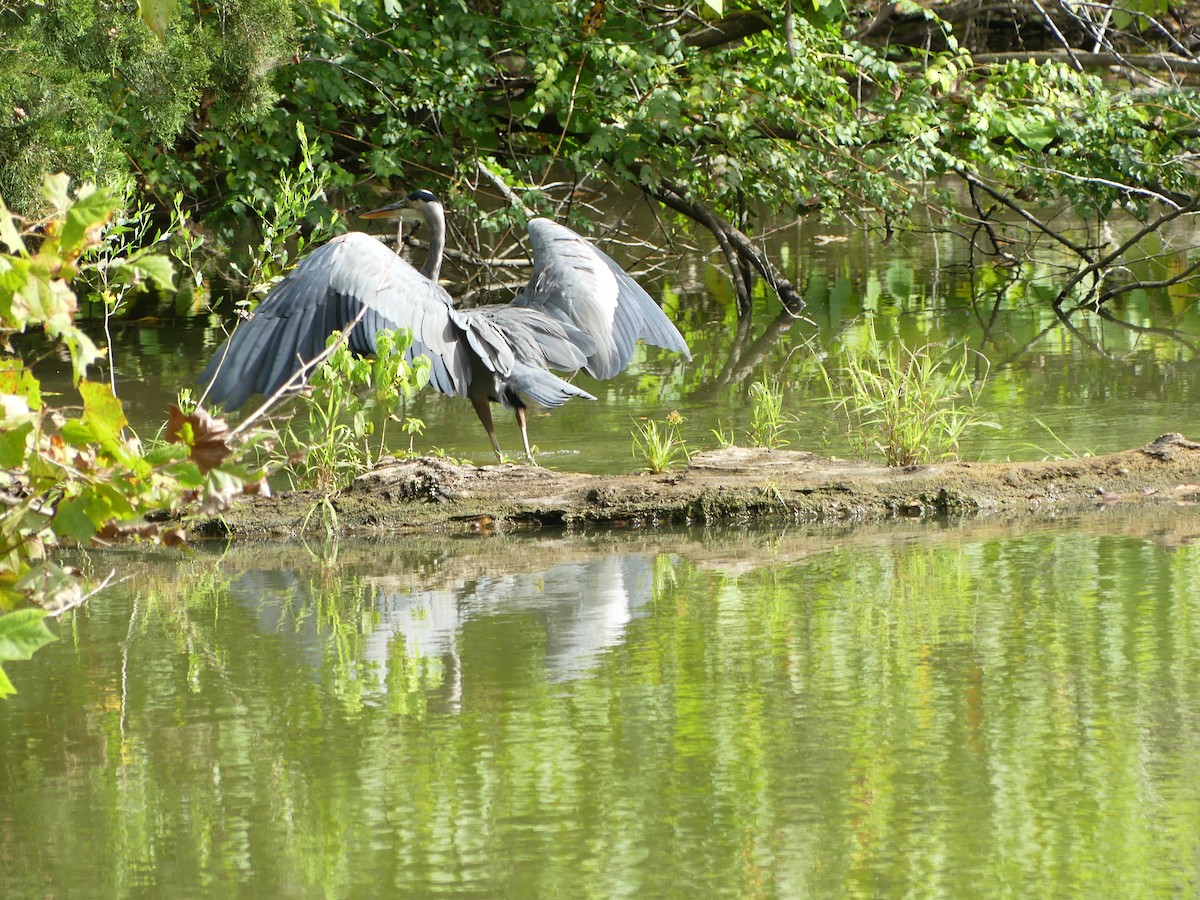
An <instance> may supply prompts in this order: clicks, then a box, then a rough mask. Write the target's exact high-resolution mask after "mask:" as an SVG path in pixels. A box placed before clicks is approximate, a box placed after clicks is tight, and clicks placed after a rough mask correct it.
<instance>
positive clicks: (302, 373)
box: [225, 303, 369, 446]
mask: <svg viewBox="0 0 1200 900" xmlns="http://www.w3.org/2000/svg"><path fill="white" fill-rule="evenodd" d="M368 309H369V307H368V306H367V304H365V303H364V304H363V306H362V309H360V310H359V311H358V315H356V316H355V317H354V319H353V320H351V322H350V324H349V325H348V326H347V327H346V328H344V329H342V333H341V334H340V335H338V339H337V340H336V341H334V342H333V343H332V344H330V345H329V346H328V347H326V348H325V349H324V350H322V351H321V352H320V353H319V354H317V355H316V356H314V357H313V358H312V359H310V360H309V361H308V362H304V360H302V359H300V357H299V356H297V357H296V358H297V360H299V362H300V368H299V369H297V370H296V372H295V374H293V375H292V377H291V378H289V379H288V380H287V381H286V382H285V383H284V384H282V385H280V387H279V389H278V390H276V391H275V393H273V394H272V395H271V396H270V397H268V398H267V399H266V400H264V401H263V402H262V405H260V406H259V407H258V409H256V410H254V412H252V413H251V414H250V415H249V416H247V417H246V418H245V419H243V420H242V421H241V423H240V424H239V425H238V427H237V428H235V429H233V431H231V432H229V437H227V438H226V439H225V443H226V444H230V445H231V446H232V442H233V441H236V440H237V439H238V438H239V437H240V436H241V435H242V434H243V433H244V432H245V431H246V429H248V428H249V427H250V426H251V425H253V424H254V423H255V422H257V421H258V420H259V419H261V418H263V417H264V416H265V415H266V414H267V413H268V412H270V410H271V408H272V407H273V406H274V405H275V404H276V403H277V402H279V399H280V398H281V397H283V396H285V395H288V394H294V393H295V392H296V391H298V390H300V389H301V388H302V387H304V385H305V384H307V383H308V374H309V373H310V372H312V371H313V369H315V368H317V367H318V366H319V365H321V363H323V362H325V360H327V359H328V358H329V357H330V355H331V354H332V353H333V351H334V350H336V349H337V348H338V347H340V346H342V344H344V343H345V342H346V341H348V340H349V339H350V334H351V333H352V332H353V331H354V329H355V328H357V327H358V323H359V322H361V321H362V317H363V316H365V315H366V314H367V310H368Z"/></svg>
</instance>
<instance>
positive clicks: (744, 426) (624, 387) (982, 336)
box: [38, 220, 1200, 472]
mask: <svg viewBox="0 0 1200 900" xmlns="http://www.w3.org/2000/svg"><path fill="white" fill-rule="evenodd" d="M352 224H362V223H352ZM1130 227H1132V226H1129V225H1125V226H1119V225H1118V231H1119V232H1120V233H1122V234H1123V232H1121V231H1120V229H1121V228H1125V229H1128V228H1130ZM651 229H652V220H651V221H650V222H647V223H646V225H645V230H646V232H647V233H651ZM1187 237H1188V240H1186V241H1180V243H1181V244H1182V245H1184V246H1196V245H1197V244H1200V239H1196V238H1195V237H1194V236H1192V235H1188V236H1187ZM770 240H771V245H770V246H771V254H772V258H774V259H775V260H777V261H778V262H779V264H780V265H781V266H783V267H784V268H785V270H786V271H787V272H788V273H789V274H790V276H791V277H792V278H793V279H794V280H795V281H796V283H797V284H799V285H800V286H801V287H802V288H803V293H804V295H805V297H806V299H807V301H808V308H807V309H806V310H805V311H804V315H805V317H806V318H805V319H796V318H794V317H792V316H789V315H787V314H786V313H783V312H781V311H780V307H779V304H778V302H777V301H776V300H775V299H774V297H773V295H772V296H768V294H767V293H766V292H765V290H763V289H762V284H761V283H760V284H759V285H758V287H759V291H758V293H757V295H756V304H755V308H754V310H753V315H752V317H751V318H749V319H741V320H739V318H738V316H737V314H736V310H735V303H734V302H733V298H732V297H731V296H730V287H729V282H728V278H727V276H726V275H725V274H724V273H723V272H721V271H720V270H719V269H717V268H715V267H714V266H713V265H712V264H711V262H712V261H713V260H715V259H716V258H717V257H716V256H714V255H712V254H709V255H708V256H706V255H704V254H702V253H701V252H699V251H696V252H688V251H686V250H685V249H683V247H684V245H683V244H680V245H678V247H679V249H678V252H676V253H674V254H673V255H672V256H671V257H670V258H669V260H668V262H669V263H670V265H669V266H665V267H660V268H658V269H656V270H655V271H653V272H650V273H648V274H647V275H645V276H643V277H642V280H643V282H644V283H645V284H646V286H647V287H648V288H649V290H650V291H651V293H652V294H653V295H654V296H655V297H656V298H659V299H660V300H661V301H662V302H663V306H664V309H666V311H667V312H668V314H669V315H670V316H671V318H672V319H673V320H675V321H676V323H677V324H678V325H679V327H680V330H681V331H682V332H683V334H684V336H685V337H686V338H687V340H688V342H689V344H690V346H691V348H692V352H693V359H692V361H691V362H688V361H686V360H684V359H683V358H682V357H679V356H676V355H673V354H668V353H664V352H662V351H659V350H657V349H654V348H646V347H642V348H640V349H639V351H638V353H637V355H636V356H635V357H634V362H633V364H632V365H631V367H630V368H629V370H628V371H626V372H625V373H624V374H623V375H621V376H619V377H618V378H616V379H613V380H611V381H605V382H598V381H595V380H593V379H590V378H588V377H586V376H579V377H578V383H579V384H580V386H582V387H584V388H585V389H586V390H588V391H589V392H591V393H593V394H595V395H596V397H597V398H598V401H597V402H595V403H592V402H585V401H580V400H576V401H572V402H570V403H568V404H566V405H565V406H563V407H562V408H560V409H557V410H554V411H553V412H551V413H549V414H547V415H539V414H535V415H533V416H532V418H531V423H530V435H531V440H532V441H533V442H534V443H535V444H536V445H537V446H538V448H539V449H540V451H541V453H540V455H539V462H541V463H542V464H543V465H547V466H549V467H551V468H562V469H572V470H576V471H591V472H628V471H632V470H635V469H637V468H639V467H640V466H642V465H643V464H644V463H643V460H642V458H641V457H640V456H639V457H636V458H635V456H634V455H633V453H632V444H633V441H632V434H633V432H634V431H635V429H636V426H637V422H638V421H639V420H644V419H646V418H650V419H657V420H660V421H661V420H662V419H664V418H665V417H666V416H667V414H668V413H670V412H671V411H673V410H678V411H679V412H680V413H681V414H682V415H683V417H684V423H683V426H682V429H681V430H682V434H683V436H684V439H685V440H686V442H687V445H688V447H689V448H690V449H693V450H700V449H707V448H712V447H714V446H717V438H716V437H715V436H714V434H713V430H714V429H720V430H722V431H723V432H725V433H727V434H729V433H732V435H733V436H734V437H735V438H736V439H737V440H738V442H740V443H747V442H748V439H747V431H748V429H749V421H750V405H751V404H750V402H749V399H748V398H749V393H750V387H751V385H752V384H753V383H754V382H755V381H768V382H769V381H777V382H779V383H780V384H781V385H782V387H783V390H784V394H785V404H784V413H785V415H787V416H789V417H792V418H793V419H794V422H792V423H791V424H789V426H788V427H787V428H786V429H785V434H784V438H785V439H786V440H787V441H788V442H789V446H790V447H791V448H792V449H799V450H810V451H814V452H818V453H823V454H827V455H836V456H848V455H850V454H851V447H850V443H849V441H848V440H847V436H846V434H845V433H844V430H843V429H842V428H841V427H840V426H839V424H838V423H836V422H835V421H834V417H833V414H832V411H831V407H830V404H829V402H828V401H829V392H828V389H827V388H826V386H825V383H824V381H823V379H822V378H821V376H820V373H819V370H818V366H817V364H818V361H819V360H825V361H826V362H827V363H828V365H829V367H830V370H831V372H832V373H833V375H834V377H835V379H840V373H841V369H842V366H843V365H844V357H843V351H845V350H846V349H847V348H851V349H852V348H861V347H864V346H865V345H867V344H868V343H869V341H870V340H871V338H872V335H874V337H875V338H877V339H878V340H879V341H881V342H883V343H887V342H889V341H895V340H900V341H903V342H904V344H905V345H906V346H908V347H909V348H911V349H916V348H918V347H921V346H923V345H927V344H930V343H945V342H952V343H957V344H965V345H966V346H968V347H970V348H971V349H972V350H973V351H976V352H978V354H980V355H979V357H977V361H976V363H975V369H976V373H977V375H978V376H980V377H981V378H982V379H983V382H982V384H983V389H982V393H981V396H980V401H979V410H980V413H981V414H982V417H983V418H984V419H985V420H987V421H989V422H991V423H993V424H996V425H999V426H1000V427H999V428H995V429H994V428H981V429H977V430H975V431H971V432H968V433H967V435H966V437H965V439H964V441H963V444H962V453H963V455H964V457H966V458H968V459H989V460H1005V459H1043V458H1047V457H1050V456H1060V457H1061V456H1070V455H1072V454H1086V453H1104V452H1110V451H1114V450H1124V449H1128V448H1130V447H1136V446H1142V445H1144V444H1147V443H1149V442H1151V441H1153V440H1154V439H1155V438H1156V437H1158V436H1159V435H1160V434H1163V433H1166V432H1169V431H1181V432H1183V433H1184V434H1186V435H1187V436H1189V437H1193V438H1194V437H1197V435H1200V415H1198V413H1197V405H1196V403H1195V397H1196V396H1197V393H1198V392H1200V356H1198V354H1197V353H1196V346H1197V344H1198V343H1200V308H1198V305H1197V302H1196V301H1197V298H1198V295H1197V292H1196V290H1195V288H1194V287H1193V286H1191V285H1188V284H1183V285H1179V286H1176V287H1173V288H1171V289H1170V290H1165V289H1164V290H1159V291H1149V290H1147V291H1134V292H1130V293H1129V294H1128V295H1123V296H1122V297H1121V298H1120V299H1119V301H1114V302H1113V303H1112V304H1111V305H1110V308H1109V309H1108V310H1106V316H1099V315H1095V314H1094V313H1091V312H1086V311H1081V312H1077V313H1076V314H1075V315H1073V316H1072V317H1071V318H1070V320H1069V321H1068V322H1064V321H1063V320H1062V319H1061V318H1060V317H1059V315H1057V314H1056V313H1055V311H1054V310H1053V309H1052V308H1051V306H1050V305H1049V300H1050V299H1051V298H1053V296H1054V293H1055V291H1056V290H1057V289H1058V288H1059V286H1060V285H1061V283H1062V281H1063V279H1064V276H1063V275H1062V274H1061V272H1059V271H1057V270H1055V268H1054V266H1053V262H1054V261H1053V260H1051V261H1050V262H1049V263H1047V264H1045V265H1044V266H1040V267H1035V266H1032V265H1030V266H1023V267H1013V268H1007V267H1001V268H986V267H982V266H981V265H979V263H978V261H975V264H972V263H971V260H969V259H968V258H967V257H966V256H964V254H963V248H962V245H961V243H957V242H955V241H953V240H951V239H949V238H946V237H938V238H936V239H935V238H933V237H930V236H928V235H907V236H905V237H897V238H896V239H895V240H894V241H892V242H891V243H890V244H889V245H888V246H886V247H884V246H882V245H881V244H880V241H879V236H878V235H877V234H874V233H872V232H868V231H860V230H851V229H837V228H832V227H829V226H823V225H821V224H819V223H816V222H807V221H806V222H800V223H798V224H796V225H794V226H790V227H788V228H786V229H782V230H780V231H777V232H776V233H774V235H773V237H772V238H771V239H770ZM696 243H697V244H698V245H700V246H705V245H706V244H705V241H704V239H703V238H698V239H697V240H696ZM610 249H612V252H613V253H615V254H616V255H617V256H618V257H619V258H620V260H621V261H622V262H624V263H625V264H626V265H629V266H630V267H631V268H632V269H633V270H634V271H636V272H639V273H640V272H641V271H642V268H641V266H642V263H641V262H640V261H639V259H637V258H636V257H634V258H631V257H630V256H629V255H628V254H627V253H622V252H621V250H622V249H623V248H619V247H616V248H610ZM1158 249H1159V250H1161V251H1162V253H1163V256H1162V257H1161V259H1160V260H1159V261H1158V262H1157V263H1156V265H1157V266H1158V267H1159V268H1160V269H1162V271H1159V270H1158V269H1148V267H1147V266H1145V265H1143V266H1141V268H1140V269H1139V271H1138V274H1139V275H1140V276H1141V277H1144V278H1147V279H1149V278H1152V277H1165V275H1166V274H1167V273H1169V272H1170V271H1175V270H1177V269H1182V268H1184V267H1185V266H1187V265H1188V264H1190V262H1192V260H1191V259H1190V257H1189V256H1188V255H1187V254H1186V253H1182V252H1181V253H1180V254H1178V255H1172V254H1171V253H1170V249H1169V244H1168V246H1165V247H1161V248H1158ZM415 258H416V259H418V260H419V258H420V254H419V252H418V253H417V255H416V257H415ZM460 276H461V273H459V272H457V271H456V270H455V269H454V268H453V266H451V268H450V269H449V270H448V276H447V277H448V278H449V279H450V281H448V282H447V283H448V285H449V286H450V288H451V289H452V290H456V289H457V288H456V285H455V282H454V279H455V278H458V277H460ZM493 299H494V300H501V299H504V298H502V297H496V298H493ZM194 311H195V310H192V309H180V310H177V312H178V313H179V315H178V316H177V317H176V318H173V319H172V318H158V319H150V320H146V319H142V318H137V317H136V316H131V317H130V318H128V319H126V320H122V321H118V322H114V323H113V324H112V326H111V327H110V329H109V332H110V334H111V337H112V346H113V347H114V356H115V360H116V383H117V389H118V393H119V395H120V396H121V397H122V399H123V400H124V401H125V403H126V404H127V407H128V409H129V417H130V419H131V421H132V422H133V423H134V426H135V427H136V428H137V429H138V430H139V433H141V434H143V435H144V436H153V435H154V434H155V433H157V431H158V430H159V429H160V428H161V426H162V423H163V422H164V421H165V419H166V409H167V406H168V404H169V403H172V402H174V400H175V395H176V392H177V391H178V390H179V389H180V388H184V387H189V386H193V385H194V384H195V379H196V377H197V376H198V375H199V373H200V372H201V371H202V370H203V368H204V366H205V365H206V364H207V362H208V360H209V359H210V358H211V356H212V355H213V354H214V352H215V351H216V349H217V347H218V346H219V344H220V343H221V341H222V340H223V339H224V334H223V332H222V331H221V328H220V327H218V323H219V321H220V320H219V319H218V318H217V317H215V316H199V317H193V316H191V313H192V312H194ZM93 312H95V310H93ZM139 312H140V311H138V310H134V313H139ZM96 324H97V334H96V337H97V341H98V343H101V344H104V343H105V342H106V336H105V334H104V333H103V331H102V330H101V329H100V324H101V323H99V322H97V323H96ZM985 360H986V362H985ZM56 364H57V366H58V373H57V376H55V375H54V374H53V373H51V371H50V370H51V369H52V368H53V367H54V366H55V365H56ZM38 371H39V373H41V374H42V376H43V377H44V378H46V379H47V382H48V383H49V384H51V386H53V385H54V384H55V383H58V384H59V385H61V386H62V387H63V389H64V390H69V388H68V387H67V386H68V385H69V369H68V366H67V365H66V364H65V362H63V361H61V360H59V361H57V363H56V361H55V360H53V359H51V360H47V361H46V362H45V363H43V364H42V366H40V367H39V369H38ZM94 377H95V376H94ZM100 377H103V376H102V375H101V376H100ZM838 384H839V387H841V386H842V384H843V382H842V381H841V380H839V381H838ZM407 412H408V414H410V415H414V416H417V417H419V418H421V419H422V420H423V421H424V422H425V423H426V425H427V430H426V432H425V433H424V434H423V435H421V436H420V437H418V438H416V440H415V441H414V447H415V449H416V450H418V451H422V452H429V451H432V450H440V451H445V452H447V453H449V454H450V455H452V456H454V457H456V458H462V459H469V460H474V461H477V462H480V463H488V462H491V461H492V460H493V458H494V457H493V456H492V453H491V450H490V447H489V445H488V441H487V438H486V436H485V435H484V432H483V429H482V428H481V427H480V425H479V422H478V421H477V420H476V418H475V414H474V412H473V411H472V410H471V408H470V404H468V403H466V402H464V401H462V400H460V399H457V398H449V397H444V396H442V395H440V394H437V393H436V392H434V391H432V390H425V391H422V392H420V393H419V394H418V395H417V396H416V397H415V398H414V399H413V401H412V402H411V403H410V404H409V407H408V410H407ZM501 413H502V411H498V414H497V427H498V430H499V437H500V440H501V444H502V446H503V447H504V448H505V449H506V450H508V451H509V452H510V453H511V452H514V451H516V450H518V449H519V448H520V437H519V434H518V432H517V428H516V425H515V423H514V422H513V421H512V417H511V416H510V415H508V414H507V413H503V414H501ZM393 430H394V431H395V433H396V436H395V439H394V441H393V446H394V447H397V448H399V449H407V447H408V439H407V437H405V436H404V435H403V434H401V433H400V432H399V431H398V430H396V429H393Z"/></svg>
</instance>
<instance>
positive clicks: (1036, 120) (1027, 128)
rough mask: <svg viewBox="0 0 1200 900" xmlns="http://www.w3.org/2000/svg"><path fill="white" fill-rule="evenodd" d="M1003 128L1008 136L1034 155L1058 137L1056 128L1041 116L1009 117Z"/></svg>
mask: <svg viewBox="0 0 1200 900" xmlns="http://www.w3.org/2000/svg"><path fill="white" fill-rule="evenodd" d="M1004 126H1005V128H1006V130H1007V131H1008V133H1009V134H1011V135H1012V136H1013V137H1014V138H1016V139H1017V140H1018V141H1020V142H1021V143H1022V144H1024V145H1025V146H1026V147H1028V148H1029V149H1030V150H1033V151H1034V152H1035V153H1041V152H1042V151H1043V150H1045V149H1046V148H1047V147H1048V146H1050V143H1051V142H1052V141H1053V140H1054V139H1055V138H1056V137H1058V126H1057V125H1055V123H1054V122H1052V121H1050V120H1049V119H1046V118H1043V117H1041V116H1009V117H1008V118H1007V119H1006V120H1005V123H1004Z"/></svg>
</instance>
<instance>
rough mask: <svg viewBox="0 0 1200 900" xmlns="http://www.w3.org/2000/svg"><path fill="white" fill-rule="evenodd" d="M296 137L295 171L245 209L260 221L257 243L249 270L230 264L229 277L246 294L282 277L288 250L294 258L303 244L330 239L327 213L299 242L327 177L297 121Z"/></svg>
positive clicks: (262, 290)
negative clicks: (243, 287) (235, 277)
mask: <svg viewBox="0 0 1200 900" xmlns="http://www.w3.org/2000/svg"><path fill="white" fill-rule="evenodd" d="M296 137H297V139H298V140H299V142H300V146H299V154H300V159H299V165H298V166H297V168H296V169H295V170H294V171H285V172H283V173H282V174H281V175H280V176H279V183H278V185H277V186H276V188H275V191H274V192H273V193H272V194H271V196H269V197H267V198H264V199H262V200H251V201H250V202H249V206H250V210H251V211H252V212H253V213H254V214H255V215H257V216H258V218H259V219H260V220H261V221H262V230H261V232H260V234H261V240H260V241H259V243H258V246H257V247H255V248H254V250H253V251H252V255H251V259H250V263H249V266H248V267H247V268H245V269H242V268H241V267H239V266H238V265H237V264H236V263H232V262H231V263H230V266H231V268H232V269H233V270H234V272H235V274H237V275H238V276H240V277H241V278H242V280H243V281H245V282H246V284H247V286H248V288H249V292H250V294H251V295H253V294H266V293H267V292H268V291H270V289H271V288H273V287H274V286H275V285H276V284H278V283H279V282H280V281H281V280H282V279H283V277H284V275H285V274H286V272H287V270H288V269H289V268H290V266H289V264H288V263H289V259H290V254H289V252H288V248H289V246H293V245H294V246H295V257H296V259H299V258H300V257H301V256H302V255H303V254H304V248H305V246H306V245H308V244H319V243H323V242H324V241H325V240H326V239H327V238H329V237H330V236H331V233H332V231H331V229H332V227H333V225H334V222H335V220H336V216H333V215H331V216H329V217H328V218H320V217H319V218H317V220H316V222H315V225H314V227H313V229H312V231H311V233H310V234H309V235H308V238H307V239H306V238H305V236H304V233H303V230H302V228H303V226H304V225H305V224H306V223H308V222H309V220H310V218H311V217H312V216H313V215H314V214H317V213H318V212H319V210H318V205H319V202H320V201H321V200H323V199H324V196H325V181H326V179H327V178H328V177H329V173H328V167H327V166H325V165H324V164H318V163H316V162H314V159H313V153H312V148H311V146H310V145H309V142H308V135H307V134H306V132H305V130H304V125H303V123H300V122H297V123H296Z"/></svg>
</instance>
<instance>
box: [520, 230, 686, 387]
mask: <svg viewBox="0 0 1200 900" xmlns="http://www.w3.org/2000/svg"><path fill="white" fill-rule="evenodd" d="M529 240H530V242H531V243H532V244H533V275H532V276H531V277H530V279H529V284H528V285H527V286H526V287H525V290H524V291H522V292H521V293H520V294H519V295H518V296H517V298H516V299H515V300H514V301H513V303H512V305H513V306H518V307H529V308H531V309H542V310H545V311H546V312H548V313H550V314H551V315H554V316H557V317H559V318H561V319H563V320H564V321H567V322H569V323H571V324H572V325H574V326H575V327H576V328H578V329H579V330H580V331H582V332H584V333H585V334H587V335H589V336H590V337H591V338H592V341H593V343H594V346H593V347H592V348H591V349H589V350H587V351H586V353H587V365H586V366H584V371H585V372H587V373H588V374H589V375H591V376H593V377H595V378H612V377H613V376H614V375H616V374H617V373H618V372H621V371H622V370H623V369H624V368H625V367H626V366H627V365H629V360H630V357H632V356H633V348H634V346H635V345H636V344H637V342H638V339H639V338H640V339H641V340H643V341H645V342H646V343H648V344H653V345H654V346H656V347H662V348H663V349H665V350H673V351H675V352H678V353H683V354H684V355H685V356H687V358H688V359H691V352H690V351H689V350H688V346H687V343H686V342H685V341H684V339H683V336H682V335H681V334H680V333H679V330H678V329H677V328H676V327H675V326H674V325H673V324H672V323H671V320H670V319H668V318H667V317H666V316H665V315H664V314H663V311H662V310H661V309H659V308H658V304H657V303H655V302H654V300H652V299H651V297H650V295H649V294H647V293H646V292H645V291H644V290H643V289H642V287H641V285H639V284H638V283H637V282H636V281H634V280H633V279H632V278H630V277H629V275H628V274H627V273H626V272H625V270H624V269H622V268H621V267H620V266H618V265H617V264H616V263H615V262H613V261H612V259H610V258H609V256H608V254H606V253H604V252H603V251H601V250H598V249H597V248H596V247H594V246H592V245H591V244H590V243H588V242H587V241H586V240H584V239H583V238H582V237H580V236H579V235H577V234H576V233H575V232H573V231H571V229H569V228H564V227H563V226H562V225H558V224H556V223H555V222H551V221H550V220H549V219H531V220H530V222H529Z"/></svg>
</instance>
